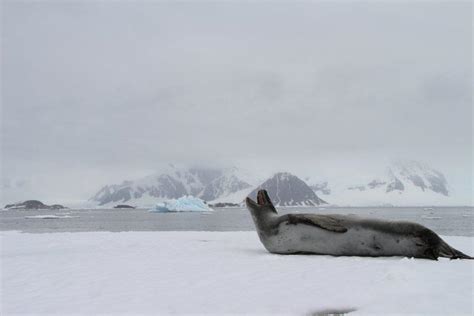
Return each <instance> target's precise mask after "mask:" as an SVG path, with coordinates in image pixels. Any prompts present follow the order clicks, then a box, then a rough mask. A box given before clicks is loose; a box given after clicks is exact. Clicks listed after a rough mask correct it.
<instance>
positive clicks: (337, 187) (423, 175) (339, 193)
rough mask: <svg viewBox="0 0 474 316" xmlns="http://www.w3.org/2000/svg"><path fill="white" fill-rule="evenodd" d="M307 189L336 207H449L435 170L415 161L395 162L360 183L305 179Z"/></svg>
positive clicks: (443, 181) (446, 187)
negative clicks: (306, 180) (310, 189)
mask: <svg viewBox="0 0 474 316" xmlns="http://www.w3.org/2000/svg"><path fill="white" fill-rule="evenodd" d="M308 181H309V183H310V186H311V188H312V189H313V190H314V191H315V192H316V193H317V194H319V195H321V196H322V197H323V198H324V199H327V200H328V201H330V202H331V203H332V204H337V205H355V206H358V205H360V206H368V205H397V206H403V205H406V206H409V205H413V206H416V205H450V204H452V202H450V201H451V200H450V193H451V192H450V188H449V185H448V182H447V180H446V177H445V176H444V175H443V174H442V173H441V172H440V171H438V170H436V169H433V168H432V167H430V166H429V165H427V164H425V163H422V162H418V161H398V162H394V163H392V164H390V165H389V166H388V167H387V168H386V170H385V172H383V173H381V174H380V175H373V176H370V175H368V176H365V177H364V178H363V179H359V180H357V179H351V180H345V179H335V178H333V179H325V180H321V181H315V180H311V179H308Z"/></svg>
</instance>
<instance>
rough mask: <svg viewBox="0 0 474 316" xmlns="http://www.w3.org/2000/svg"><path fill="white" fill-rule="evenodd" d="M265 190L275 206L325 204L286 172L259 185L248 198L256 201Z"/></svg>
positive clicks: (295, 177) (298, 179) (299, 180)
mask: <svg viewBox="0 0 474 316" xmlns="http://www.w3.org/2000/svg"><path fill="white" fill-rule="evenodd" d="M262 189H264V190H267V192H268V194H269V195H270V199H271V200H272V201H273V203H274V204H275V205H277V206H315V205H320V204H327V203H326V202H325V201H324V200H322V199H320V198H319V197H318V196H317V195H316V193H314V191H313V190H312V189H311V188H310V187H309V186H308V185H307V184H306V182H304V181H303V180H301V179H300V178H298V177H297V176H294V175H292V174H291V173H288V172H280V173H277V174H275V175H274V176H273V177H271V178H270V179H268V180H266V181H265V182H264V183H262V184H261V185H259V186H258V187H257V188H256V189H255V190H253V191H252V192H251V193H250V194H249V197H250V198H252V199H256V197H257V192H258V191H259V190H262Z"/></svg>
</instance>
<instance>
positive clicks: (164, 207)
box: [150, 195, 212, 213]
mask: <svg viewBox="0 0 474 316" xmlns="http://www.w3.org/2000/svg"><path fill="white" fill-rule="evenodd" d="M211 211H212V209H211V208H210V207H209V206H208V205H207V204H206V203H204V201H203V200H201V199H199V198H197V197H194V196H190V195H188V196H183V197H180V198H179V199H177V200H175V199H172V200H168V201H164V202H161V203H157V204H156V205H155V206H154V207H153V208H152V209H150V212H161V213H165V212H211Z"/></svg>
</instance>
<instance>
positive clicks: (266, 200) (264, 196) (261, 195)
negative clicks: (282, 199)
mask: <svg viewBox="0 0 474 316" xmlns="http://www.w3.org/2000/svg"><path fill="white" fill-rule="evenodd" d="M257 204H258V205H260V206H263V205H266V204H270V197H269V196H268V193H267V191H266V190H259V191H258V193H257Z"/></svg>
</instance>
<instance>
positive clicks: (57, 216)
mask: <svg viewBox="0 0 474 316" xmlns="http://www.w3.org/2000/svg"><path fill="white" fill-rule="evenodd" d="M78 217H79V216H70V215H34V216H25V218H26V219H60V218H78Z"/></svg>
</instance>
